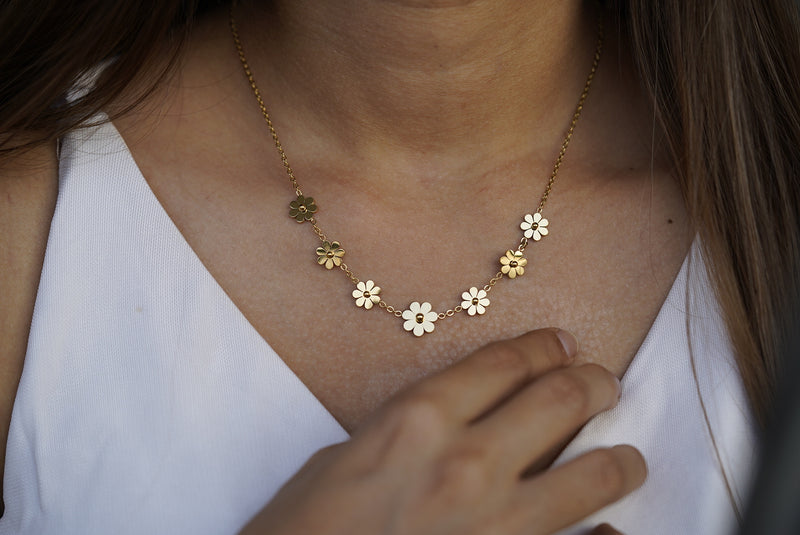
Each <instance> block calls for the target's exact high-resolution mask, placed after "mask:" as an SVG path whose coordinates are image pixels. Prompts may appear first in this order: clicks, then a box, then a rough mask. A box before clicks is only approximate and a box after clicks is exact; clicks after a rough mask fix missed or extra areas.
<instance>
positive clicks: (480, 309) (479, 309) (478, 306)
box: [475, 303, 488, 314]
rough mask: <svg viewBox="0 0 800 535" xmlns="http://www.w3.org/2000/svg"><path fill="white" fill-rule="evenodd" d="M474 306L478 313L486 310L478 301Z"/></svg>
mask: <svg viewBox="0 0 800 535" xmlns="http://www.w3.org/2000/svg"><path fill="white" fill-rule="evenodd" d="M487 304H488V303H487ZM475 308H476V309H477V310H478V314H483V313H484V312H486V307H485V306H483V305H481V304H480V303H478V304H477V305H475Z"/></svg>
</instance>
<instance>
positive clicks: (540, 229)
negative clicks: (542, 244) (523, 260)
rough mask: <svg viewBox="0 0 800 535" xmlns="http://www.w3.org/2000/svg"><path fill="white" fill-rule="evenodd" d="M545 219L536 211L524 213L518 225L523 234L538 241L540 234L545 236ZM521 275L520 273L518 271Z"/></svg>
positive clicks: (540, 237) (546, 223)
mask: <svg viewBox="0 0 800 535" xmlns="http://www.w3.org/2000/svg"><path fill="white" fill-rule="evenodd" d="M547 225H548V222H547V219H545V218H543V217H542V214H540V213H539V212H536V213H535V214H533V215H531V214H525V217H524V218H523V221H522V223H521V224H520V225H519V228H521V229H522V230H523V231H524V232H523V235H524V236H525V237H526V238H528V239H531V238H533V241H539V240H541V239H542V236H547ZM520 275H522V273H520Z"/></svg>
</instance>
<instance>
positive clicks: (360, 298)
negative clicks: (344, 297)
mask: <svg viewBox="0 0 800 535" xmlns="http://www.w3.org/2000/svg"><path fill="white" fill-rule="evenodd" d="M366 300H367V299H366V298H365V297H364V296H363V295H362V296H361V297H359V298H358V299H356V306H357V307H361V306H364V301H366Z"/></svg>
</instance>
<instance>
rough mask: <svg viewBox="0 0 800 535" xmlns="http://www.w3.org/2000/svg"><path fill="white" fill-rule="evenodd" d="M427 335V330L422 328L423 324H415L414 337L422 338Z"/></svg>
mask: <svg viewBox="0 0 800 535" xmlns="http://www.w3.org/2000/svg"><path fill="white" fill-rule="evenodd" d="M423 334H425V328H424V327H423V326H422V324H421V323H415V324H414V336H422V335H423Z"/></svg>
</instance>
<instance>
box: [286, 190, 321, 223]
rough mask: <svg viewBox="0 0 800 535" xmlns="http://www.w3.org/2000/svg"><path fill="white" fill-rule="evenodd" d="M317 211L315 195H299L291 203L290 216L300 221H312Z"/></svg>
mask: <svg viewBox="0 0 800 535" xmlns="http://www.w3.org/2000/svg"><path fill="white" fill-rule="evenodd" d="M316 211H317V205H316V204H314V198H313V197H303V196H302V195H298V196H297V200H294V201H292V202H290V203H289V217H291V218H293V219H295V220H297V222H298V223H304V222H306V221H310V220H311V218H313V217H314V214H315V213H316Z"/></svg>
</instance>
